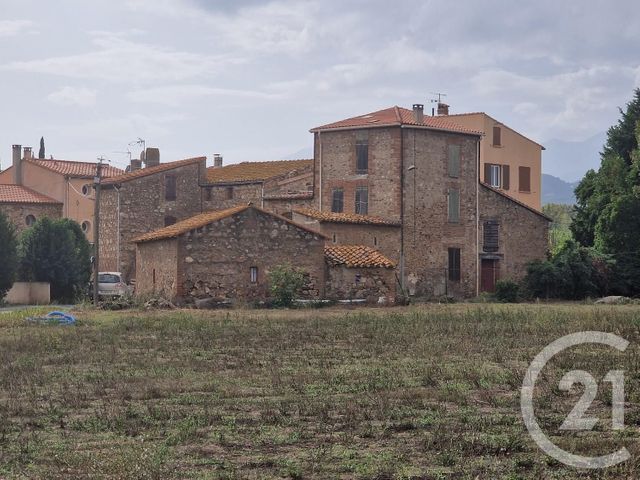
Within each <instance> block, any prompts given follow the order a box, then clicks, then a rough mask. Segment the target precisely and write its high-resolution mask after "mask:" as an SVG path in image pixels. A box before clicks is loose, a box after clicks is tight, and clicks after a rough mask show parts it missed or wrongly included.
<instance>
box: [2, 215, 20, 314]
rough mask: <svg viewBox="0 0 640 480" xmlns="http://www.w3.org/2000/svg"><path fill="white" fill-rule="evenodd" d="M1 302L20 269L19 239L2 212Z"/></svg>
mask: <svg viewBox="0 0 640 480" xmlns="http://www.w3.org/2000/svg"><path fill="white" fill-rule="evenodd" d="M0 245H2V247H1V248H0V302H2V299H3V298H4V296H5V295H6V294H7V292H8V291H9V290H10V289H11V286H12V285H13V281H14V280H15V275H16V271H17V269H18V260H17V258H18V255H17V250H18V241H17V239H16V231H15V228H14V226H13V224H12V223H11V222H10V221H9V219H8V218H7V217H6V215H4V214H3V213H2V212H0Z"/></svg>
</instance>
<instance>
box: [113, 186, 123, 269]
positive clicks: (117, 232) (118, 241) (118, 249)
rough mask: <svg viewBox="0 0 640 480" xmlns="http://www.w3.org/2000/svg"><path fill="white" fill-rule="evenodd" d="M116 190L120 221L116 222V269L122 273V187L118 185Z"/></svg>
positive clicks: (117, 213)
mask: <svg viewBox="0 0 640 480" xmlns="http://www.w3.org/2000/svg"><path fill="white" fill-rule="evenodd" d="M114 188H115V189H116V197H117V199H118V200H117V207H116V216H117V218H118V221H117V222H116V234H117V238H118V240H117V242H116V252H117V253H116V266H117V267H116V268H117V269H118V271H121V270H122V269H121V268H120V187H119V186H118V185H116V186H115V187H114Z"/></svg>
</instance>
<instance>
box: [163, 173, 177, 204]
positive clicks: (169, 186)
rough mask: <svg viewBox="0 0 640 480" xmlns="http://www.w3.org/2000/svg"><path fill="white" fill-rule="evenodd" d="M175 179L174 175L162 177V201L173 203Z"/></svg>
mask: <svg viewBox="0 0 640 480" xmlns="http://www.w3.org/2000/svg"><path fill="white" fill-rule="evenodd" d="M176 185H177V182H176V177H175V175H165V176H164V199H165V200H167V201H173V200H175V199H176Z"/></svg>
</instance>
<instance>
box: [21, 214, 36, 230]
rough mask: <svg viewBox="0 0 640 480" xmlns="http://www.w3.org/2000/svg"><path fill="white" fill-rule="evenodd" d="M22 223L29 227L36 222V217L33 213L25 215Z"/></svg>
mask: <svg viewBox="0 0 640 480" xmlns="http://www.w3.org/2000/svg"><path fill="white" fill-rule="evenodd" d="M24 223H26V224H27V227H30V226H31V225H33V224H34V223H36V217H34V216H33V215H27V216H26V217H25V219H24Z"/></svg>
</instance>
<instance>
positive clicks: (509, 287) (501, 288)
mask: <svg viewBox="0 0 640 480" xmlns="http://www.w3.org/2000/svg"><path fill="white" fill-rule="evenodd" d="M495 296H496V300H498V301H499V302H503V303H516V302H517V301H518V298H519V297H520V285H518V284H517V283H516V282H514V281H513V280H498V281H497V282H496V293H495Z"/></svg>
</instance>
